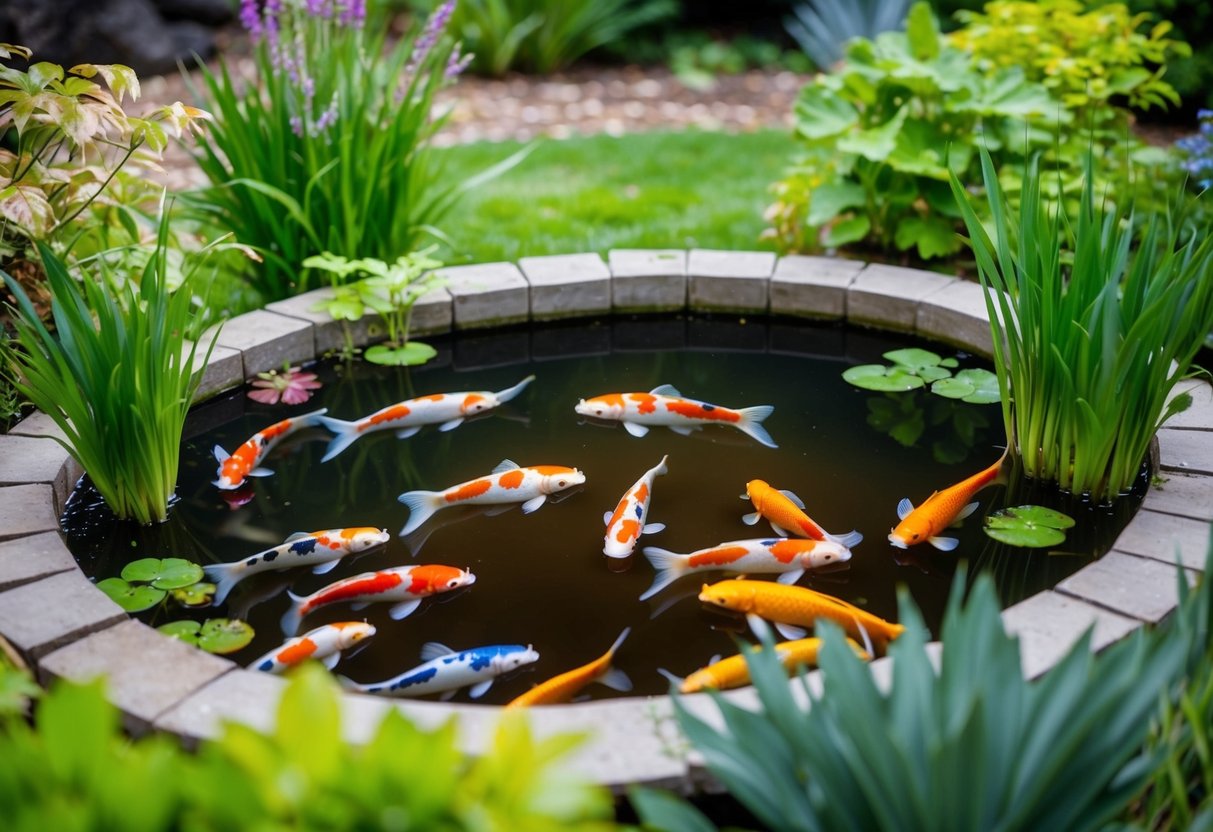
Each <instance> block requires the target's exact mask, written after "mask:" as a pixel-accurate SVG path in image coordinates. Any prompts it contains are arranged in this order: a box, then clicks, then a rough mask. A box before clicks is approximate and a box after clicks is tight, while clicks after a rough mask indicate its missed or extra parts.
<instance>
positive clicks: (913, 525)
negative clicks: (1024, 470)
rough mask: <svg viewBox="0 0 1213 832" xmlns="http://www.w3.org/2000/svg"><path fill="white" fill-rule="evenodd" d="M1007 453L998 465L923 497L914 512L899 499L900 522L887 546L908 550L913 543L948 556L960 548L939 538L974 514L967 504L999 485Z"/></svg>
mask: <svg viewBox="0 0 1213 832" xmlns="http://www.w3.org/2000/svg"><path fill="white" fill-rule="evenodd" d="M1006 459H1007V452H1006V451H1003V454H1002V456H1000V457H999V458H998V461H997V462H995V463H994V464H993V465H991V466H990V467H989V468H986V469H985V470H984V471H979V472H978V473H976V474H974V475H973V476H971V477H969V478H968V479H965V480H962V481H961V482H958V483H956V485H952V486H949V487H947V488H945V489H944V490H943V491H936V492H934V493H932V494H931V496H930V497H927V499H926V502H924V503H923V504H922V505H920V506H919V507H918V508H914V504H913V503H911V502H910V498H909V497H903V498H902V500H901V502H900V503H898V504H897V517H898V519H899V520H900V521H901V522H899V523H898V524H897V526H896V528H894V529H891V530H890V531H889V542H890V543H892V544H893V545H894V546H896V547H897V548H898V549H908V548H909V547H911V546H913V545H915V544H917V543H930V544H931V545H932V546H934V547H935V548H936V549H939V550H940V551H943V552H950V551H952V550H953V549H955V548H956V547H957V546H958V545H960V541H959V540H957V539H956V538H954V537H941V536H940V534H939V533H940V532H942V531H943V530H944V529H946V528H948V527H949V526H954V525H959V524H960V521H962V520H964V519H965V518H966V517H968V516H969V515H970V514H972V513H973V512H974V511H976V510H977V505H978V504H977V503H976V502H972V503H970V502H969V500H970V499H971V498H972V497H973V495H975V494H976V493H977V492H978V491H980V490H981V489H983V488H985V487H986V486H987V485H993V484H994V483H996V482H999V476H1000V474H1001V473H1002V466H1003V463H1004V462H1005V461H1006Z"/></svg>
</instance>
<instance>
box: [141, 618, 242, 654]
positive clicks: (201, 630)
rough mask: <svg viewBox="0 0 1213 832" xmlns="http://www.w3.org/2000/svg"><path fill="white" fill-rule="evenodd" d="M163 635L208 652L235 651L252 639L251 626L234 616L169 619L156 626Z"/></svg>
mask: <svg viewBox="0 0 1213 832" xmlns="http://www.w3.org/2000/svg"><path fill="white" fill-rule="evenodd" d="M157 629H158V630H160V632H162V633H164V634H165V635H170V636H173V637H174V638H179V639H181V640H182V641H184V642H186V643H187V644H193V645H195V646H197V647H200V648H202V649H203V650H205V651H206V652H208V653H218V654H220V655H223V654H225V653H235V652H236V651H237V650H240V649H242V648H243V647H246V646H247V645H248V643H249V642H251V641H252V640H253V635H254V633H253V628H252V627H250V626H249V625H248V624H247V623H246V622H244V621H241V620H239V619H236V618H208V619H207V620H206V621H204V622H202V623H201V624H199V623H198V622H197V621H171V622H169V623H168V624H164V625H163V626H161V627H158V628H157Z"/></svg>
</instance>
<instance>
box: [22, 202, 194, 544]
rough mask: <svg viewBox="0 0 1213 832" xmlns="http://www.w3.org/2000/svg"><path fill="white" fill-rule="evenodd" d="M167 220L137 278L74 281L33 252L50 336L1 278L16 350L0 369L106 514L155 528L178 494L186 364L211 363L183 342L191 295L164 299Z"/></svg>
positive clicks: (188, 381)
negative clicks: (45, 293) (46, 299)
mask: <svg viewBox="0 0 1213 832" xmlns="http://www.w3.org/2000/svg"><path fill="white" fill-rule="evenodd" d="M167 234H168V226H167V223H166V222H164V221H162V222H161V226H160V240H159V246H158V248H157V250H156V254H155V255H154V256H153V257H152V258H151V259H150V260H149V261H148V264H147V266H146V267H145V268H144V270H143V274H142V278H141V279H140V280H139V281H138V285H137V287H136V285H135V283H136V281H133V280H132V281H122V282H121V283H120V284H119V285H118V288H112V286H113V282H112V281H110V280H109V279H106V278H103V277H102V278H98V277H97V276H89V277H88V278H86V279H85V280H83V281H77V280H75V279H74V278H72V277H71V276H70V275H69V274H68V272H67V269H66V267H65V266H64V264H63V262H62V261H61V260H59V258H57V257H56V256H55V255H54V253H53V252H52V251H51V250H50V249H49V248H48V247H47V246H46V245H44V244H42V243H39V244H38V249H39V251H40V253H41V257H42V264H43V267H44V268H45V269H46V275H47V280H48V282H49V284H50V288H51V296H52V301H51V311H52V317H53V320H54V324H55V330H56V334H55V335H52V334H51V333H50V332H49V331H48V330H47V328H46V327H45V326H44V325H43V324H42V321H41V320H39V318H38V313H37V311H36V310H35V309H34V307H33V304H31V303H30V301H29V298H28V297H26V295H25V293H24V292H23V291H22V290H21V288H20V287H19V286H18V284H17V282H16V280H14V279H13V278H12V277H11V276H10V275H8V274H6V273H3V272H0V275H2V276H3V278H4V281H5V283H7V284H8V288H9V291H10V292H12V293H13V295H14V296H15V297H16V298H17V302H18V309H17V310H15V314H14V315H13V318H14V325H15V327H16V332H17V338H16V345H17V346H18V347H19V348H11V347H10V348H7V349H6V350H5V355H4V362H3V366H4V368H6V372H10V373H12V374H13V377H12V381H13V384H14V386H15V387H16V388H17V390H18V391H19V392H20V393H21V395H22V396H24V397H25V398H27V399H28V400H29V401H30V402H32V403H33V404H34V405H35V406H36V407H38V408H39V409H40V410H42V411H43V412H44V413H46V414H48V415H49V416H50V417H51V418H52V419H53V420H54V421H55V424H57V425H58V426H59V428H60V429H62V431H63V432H64V434H65V435H66V439H59V438H58V437H56V441H58V442H59V443H60V444H61V445H63V447H65V448H66V449H67V451H68V453H70V454H71V455H72V456H73V457H75V458H76V460H77V461H78V462H79V463H80V464H81V466H83V467H84V470H85V472H86V473H87V474H88V476H89V478H90V479H91V480H92V481H93V485H94V486H96V488H97V491H98V492H100V494H101V497H102V498H103V499H104V500H105V502H106V505H108V506H109V507H110V509H111V510H112V511H113V512H114V514H115V515H116V516H118V517H119V518H122V519H131V520H137V521H138V522H140V523H144V524H147V523H153V522H159V521H162V520H164V519H165V517H166V516H167V514H168V506H169V501H170V500H171V499H172V496H173V490H174V488H175V487H176V485H177V464H178V455H179V453H180V449H181V430H182V427H183V426H184V424H185V417H186V412H187V411H188V410H189V406H190V400H191V399H192V398H193V395H194V391H195V390H196V389H197V387H198V382H199V381H200V378H201V377H200V376H195V375H194V373H193V366H194V358H195V356H196V355H202V354H204V355H205V356H206V357H207V358H209V357H210V350H211V346H213V341H212V343H211V346H208V347H207V348H206V349H205V350H200V349H199V347H198V345H197V343H196V342H190V341H187V340H186V330H187V327H188V326H189V325H190V320H191V317H192V314H193V313H192V311H191V293H190V292H188V291H178V292H170V291H169V288H168V285H167V279H166V275H167V272H168V265H167V262H166V260H167V255H166V252H167V250H166V247H165V246H166V238H167Z"/></svg>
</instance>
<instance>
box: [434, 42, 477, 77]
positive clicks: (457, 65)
mask: <svg viewBox="0 0 1213 832" xmlns="http://www.w3.org/2000/svg"><path fill="white" fill-rule="evenodd" d="M459 49H460V47H459V46H456V47H455V48H454V49H453V50H451V57H450V58H449V59H448V60H447V62H446V71H445V72H443V74H442V75H443V78H445V79H446V80H448V81H453V80H455V79H456V78H458V77H459V76H460V75H462V74H463V71H464V70H465V69H467V68H468V65H469V64H471V62H472V58H474V57H476V56H475V55H473V54H472V53H471V52H469V53H468V54H466V55H460V54H459Z"/></svg>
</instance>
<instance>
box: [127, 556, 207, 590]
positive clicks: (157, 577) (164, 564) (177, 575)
mask: <svg viewBox="0 0 1213 832" xmlns="http://www.w3.org/2000/svg"><path fill="white" fill-rule="evenodd" d="M122 577H123V579H124V580H127V581H131V582H134V581H138V582H140V583H145V584H151V585H152V586H154V587H155V588H156V589H180V588H181V587H184V586H189V585H190V584H196V583H198V582H199V581H200V580H202V567H201V566H199V565H198V564H196V563H191V562H190V561H188V560H184V559H182V558H164V559H160V558H143V559H141V560H136V561H132V562H131V563H128V564H127V565H126V566H125V567H124V568H123V570H122Z"/></svg>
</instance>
